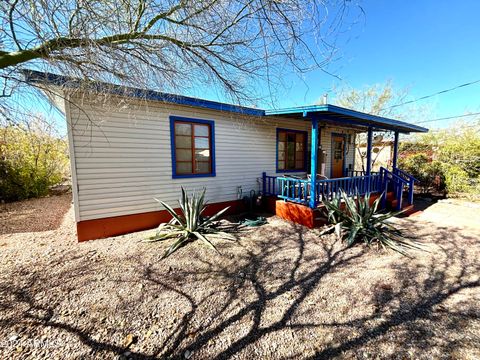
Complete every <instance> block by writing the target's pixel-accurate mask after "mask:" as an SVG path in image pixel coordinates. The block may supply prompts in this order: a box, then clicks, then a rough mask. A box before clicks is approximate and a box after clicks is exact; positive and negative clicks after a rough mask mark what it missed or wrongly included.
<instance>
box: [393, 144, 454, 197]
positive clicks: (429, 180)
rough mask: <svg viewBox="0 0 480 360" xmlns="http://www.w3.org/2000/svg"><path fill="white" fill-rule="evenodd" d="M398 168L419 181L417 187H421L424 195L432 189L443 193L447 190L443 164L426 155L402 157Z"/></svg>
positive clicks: (418, 154)
mask: <svg viewBox="0 0 480 360" xmlns="http://www.w3.org/2000/svg"><path fill="white" fill-rule="evenodd" d="M398 167H399V168H400V169H402V170H404V171H406V172H407V173H409V174H411V175H412V176H413V177H414V178H416V179H417V180H418V183H417V185H419V186H420V187H421V189H422V192H423V193H427V192H429V191H430V190H431V189H435V190H437V191H441V190H443V189H444V188H445V175H444V172H443V169H442V164H441V163H440V162H439V161H435V160H433V161H432V160H431V159H430V158H429V157H428V156H427V155H426V154H422V153H417V154H413V155H407V156H405V157H402V158H400V161H399V166H398Z"/></svg>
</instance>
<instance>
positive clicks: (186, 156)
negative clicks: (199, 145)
mask: <svg viewBox="0 0 480 360" xmlns="http://www.w3.org/2000/svg"><path fill="white" fill-rule="evenodd" d="M176 156H177V160H178V161H192V150H184V149H177V152H176Z"/></svg>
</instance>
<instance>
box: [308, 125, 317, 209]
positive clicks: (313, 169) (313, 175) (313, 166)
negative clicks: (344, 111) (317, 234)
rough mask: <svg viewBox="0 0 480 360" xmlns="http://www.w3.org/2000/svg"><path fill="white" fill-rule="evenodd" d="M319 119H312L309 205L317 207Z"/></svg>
mask: <svg viewBox="0 0 480 360" xmlns="http://www.w3.org/2000/svg"><path fill="white" fill-rule="evenodd" d="M318 138H319V137H318V119H317V117H315V116H314V117H313V119H312V136H311V143H312V144H311V146H312V150H311V154H310V201H309V206H310V208H312V209H315V207H316V206H317V198H316V188H317V159H318Z"/></svg>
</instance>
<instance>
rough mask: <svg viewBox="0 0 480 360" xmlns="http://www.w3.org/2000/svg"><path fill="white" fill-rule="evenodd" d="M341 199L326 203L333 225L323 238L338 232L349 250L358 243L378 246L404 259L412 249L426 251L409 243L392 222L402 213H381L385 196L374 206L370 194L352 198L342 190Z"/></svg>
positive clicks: (378, 199)
mask: <svg viewBox="0 0 480 360" xmlns="http://www.w3.org/2000/svg"><path fill="white" fill-rule="evenodd" d="M340 195H341V196H340V197H338V198H336V199H334V200H332V201H329V200H326V199H325V200H324V201H323V204H324V205H325V209H326V210H327V217H328V220H329V221H330V223H332V224H333V225H332V226H330V227H329V228H327V229H326V230H324V231H323V232H322V234H325V233H328V232H333V231H335V234H336V235H337V237H338V238H340V239H342V240H343V241H345V242H346V243H347V245H348V246H352V245H353V244H355V243H357V242H363V243H364V244H366V245H368V246H370V245H374V244H378V245H379V246H381V247H382V248H384V249H386V248H389V249H392V250H394V251H397V252H399V253H401V254H402V255H407V252H408V250H410V249H422V247H421V245H420V244H419V243H418V242H415V241H413V240H411V239H408V238H407V237H406V236H405V234H404V233H403V232H402V231H401V230H400V229H398V228H396V227H395V226H394V225H393V224H392V222H391V221H390V219H391V218H392V217H394V216H397V215H399V214H400V213H402V211H398V212H387V213H379V212H378V209H379V204H380V201H381V199H382V196H380V197H378V198H377V199H376V200H375V201H374V202H373V204H372V205H370V195H369V194H367V195H365V196H364V197H361V196H356V197H349V196H348V195H347V194H346V193H345V192H344V191H343V190H340Z"/></svg>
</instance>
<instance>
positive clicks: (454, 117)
mask: <svg viewBox="0 0 480 360" xmlns="http://www.w3.org/2000/svg"><path fill="white" fill-rule="evenodd" d="M476 115H480V112H476V113H471V114H463V115H456V116H447V117H443V118H436V119H430V120H423V121H418V122H416V123H415V124H424V123H428V122H433V121H440V120H450V119H458V118H462V117H467V116H476Z"/></svg>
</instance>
